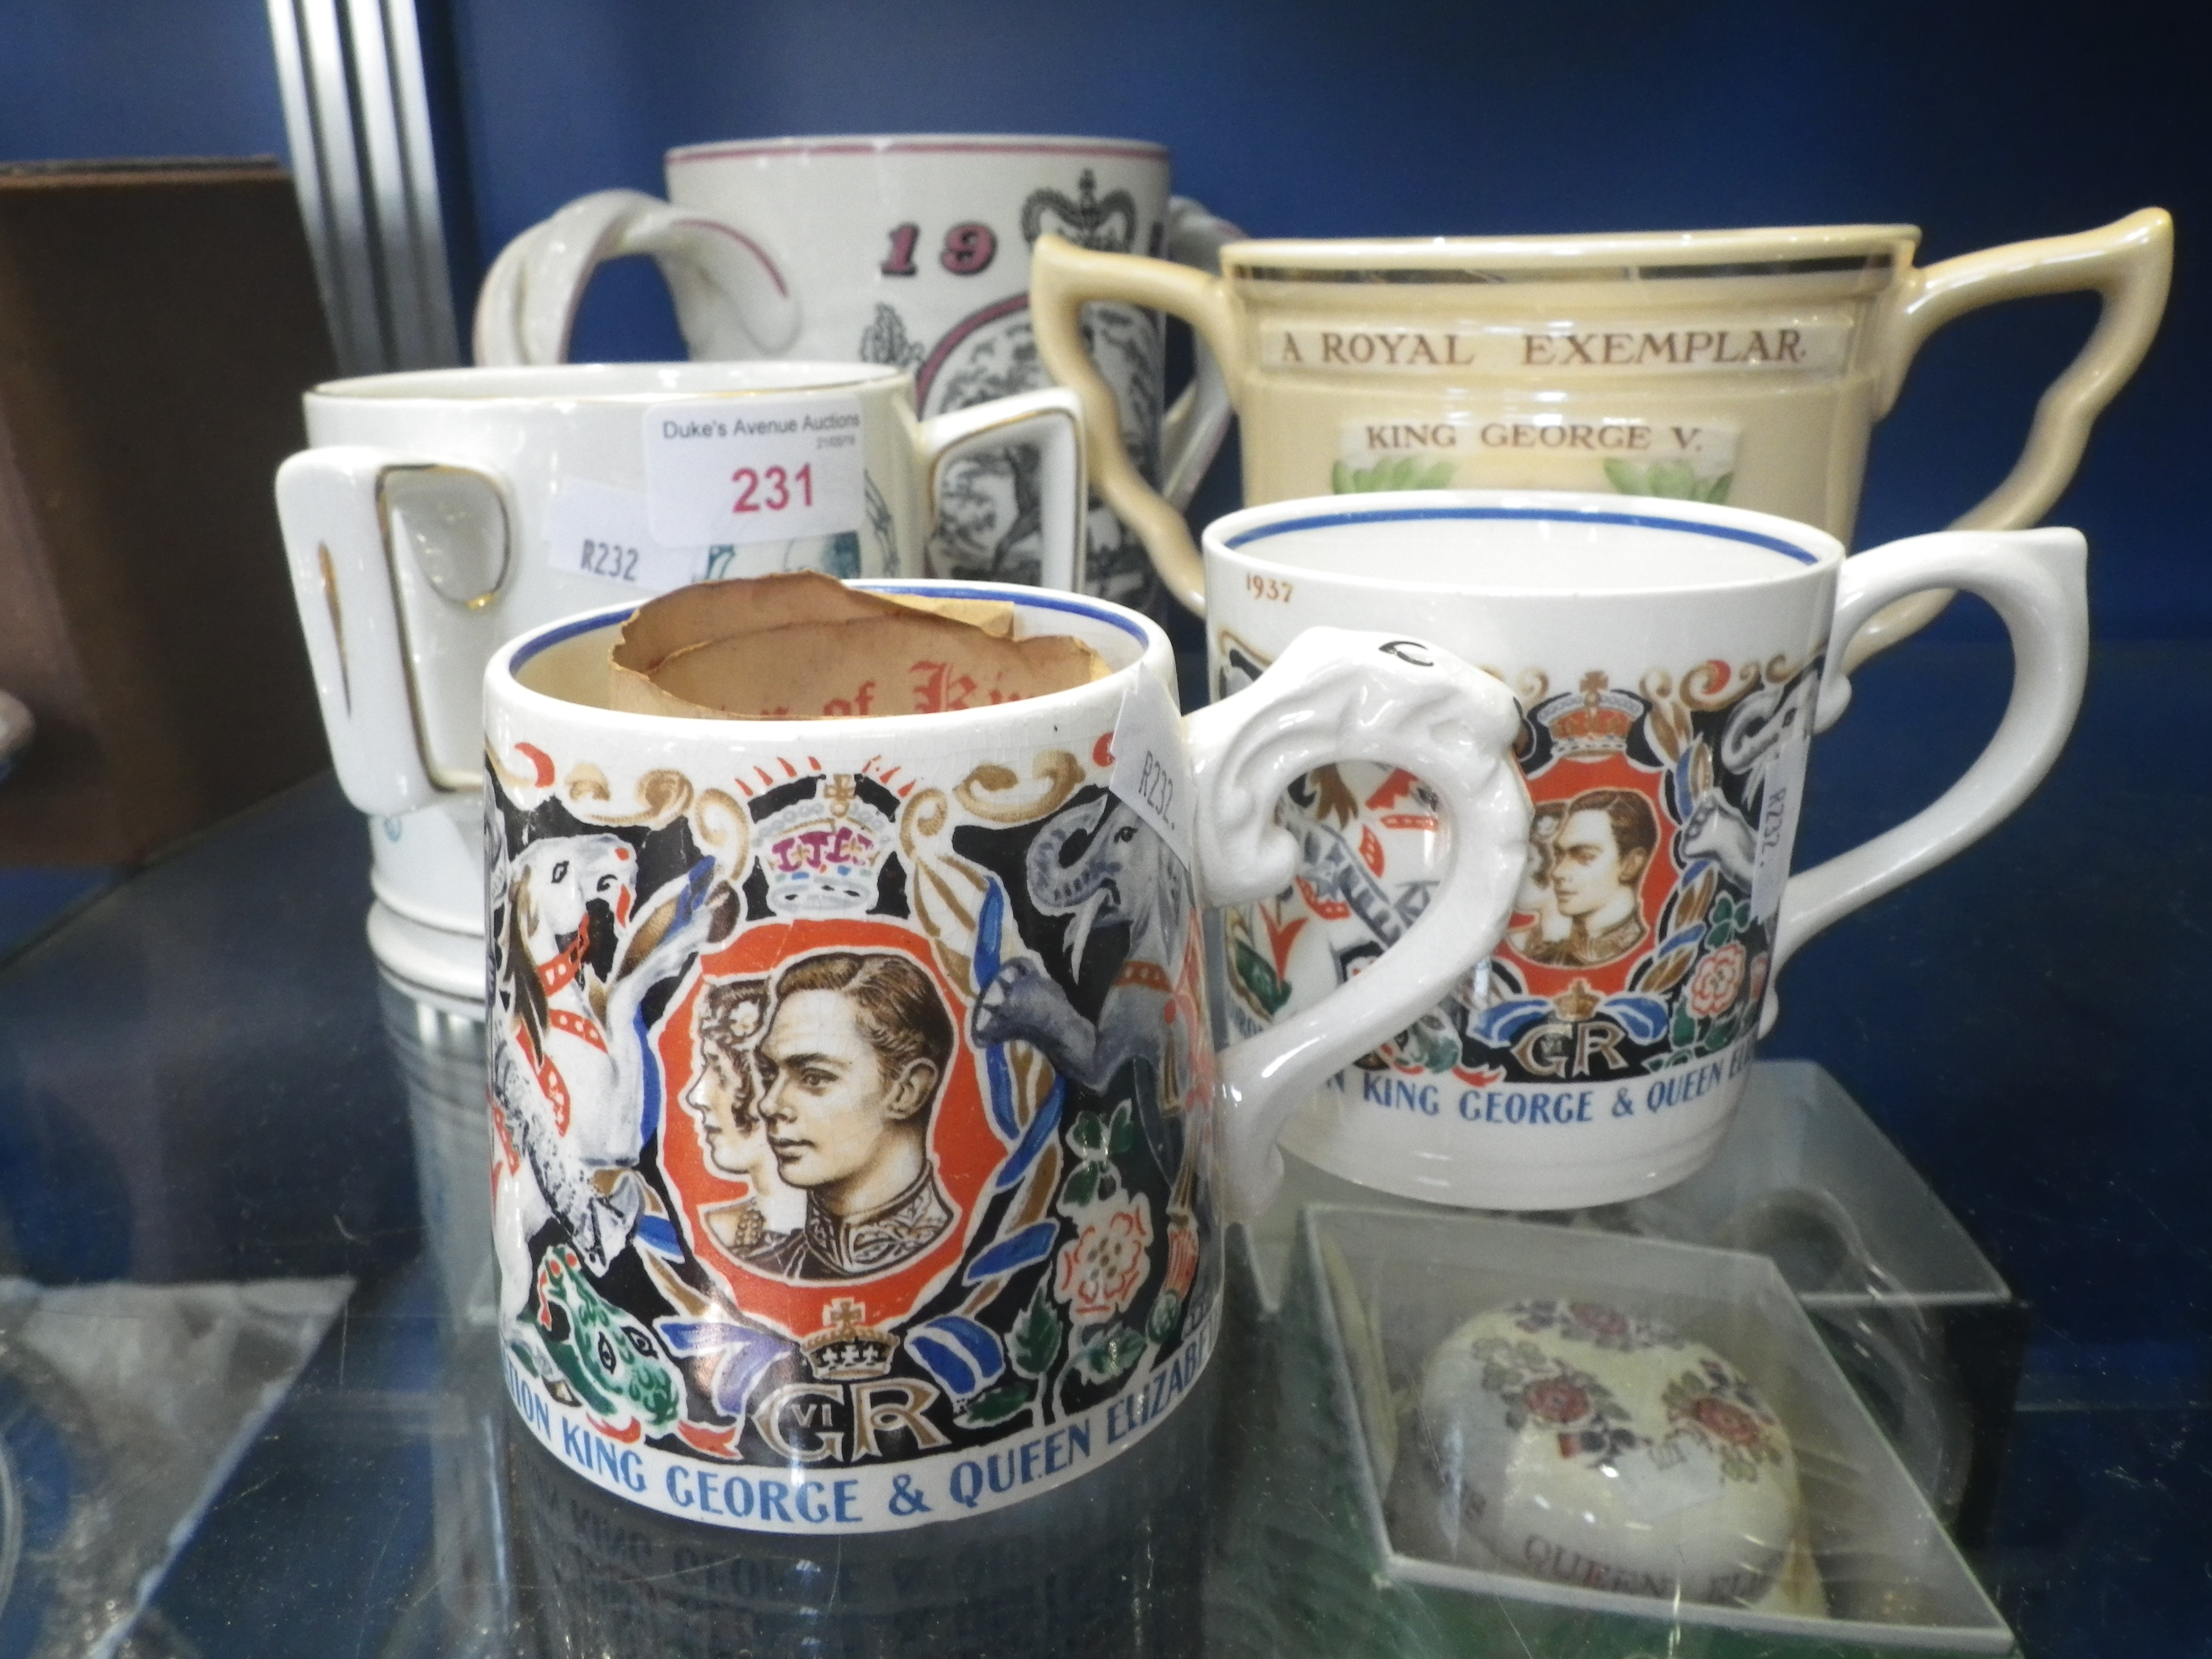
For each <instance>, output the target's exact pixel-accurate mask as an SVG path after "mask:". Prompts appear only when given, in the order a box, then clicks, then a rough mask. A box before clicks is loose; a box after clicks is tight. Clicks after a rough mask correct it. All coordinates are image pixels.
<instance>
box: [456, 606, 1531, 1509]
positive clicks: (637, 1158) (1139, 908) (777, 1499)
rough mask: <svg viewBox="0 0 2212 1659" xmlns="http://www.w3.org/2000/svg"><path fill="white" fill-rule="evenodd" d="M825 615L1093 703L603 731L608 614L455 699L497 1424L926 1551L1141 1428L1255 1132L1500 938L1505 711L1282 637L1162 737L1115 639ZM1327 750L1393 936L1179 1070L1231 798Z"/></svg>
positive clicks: (1060, 628)
mask: <svg viewBox="0 0 2212 1659" xmlns="http://www.w3.org/2000/svg"><path fill="white" fill-rule="evenodd" d="M869 586H873V587H876V588H878V589H879V590H880V591H884V592H893V593H898V592H909V593H923V594H927V595H932V596H936V597H957V598H997V599H1006V600H1008V601H1011V602H1012V605H1014V606H1015V607H1016V611H1015V632H1016V634H1017V635H1018V636H1023V637H1026V636H1029V635H1038V634H1044V635H1059V636H1068V635H1073V636H1074V637H1076V638H1079V639H1081V640H1082V641H1085V642H1086V643H1087V644H1089V645H1090V646H1091V647H1092V648H1093V649H1094V650H1096V651H1097V653H1099V654H1100V655H1101V656H1102V657H1103V659H1105V663H1106V665H1107V667H1108V669H1109V672H1108V673H1107V674H1106V675H1105V676H1104V677H1103V678H1099V679H1096V680H1093V681H1091V682H1090V683H1089V684H1084V685H1079V686H1077V687H1075V688H1073V689H1072V690H1064V691H1059V692H1054V693H1052V694H1049V695H1048V696H1039V697H1036V698H1033V699H1030V700H1027V701H1021V702H1005V703H1000V704H997V705H995V706H991V707H981V708H971V709H966V710H960V711H955V712H951V713H942V714H907V715H898V716H891V717H882V716H876V717H863V718H859V719H850V720H803V721H802V720H691V719H677V718H671V717H667V716H662V715H655V714H632V713H623V712H617V710H615V709H613V708H610V707H607V706H605V703H606V701H607V693H608V684H607V683H608V667H607V659H608V652H609V648H610V647H611V644H612V642H613V640H614V636H615V634H616V631H617V629H618V628H619V627H620V626H621V624H622V623H623V622H624V621H625V620H626V619H627V618H628V617H629V614H630V612H629V608H628V607H623V608H620V609H617V610H612V611H596V612H591V613H587V614H586V615H584V616H582V617H575V618H572V619H570V620H569V621H567V622H564V623H558V624H556V625H554V626H551V627H549V628H544V629H538V630H537V631H536V632H534V633H532V634H530V635H526V637H524V638H523V639H521V640H520V641H516V642H514V643H513V644H512V645H511V646H509V647H507V648H505V649H503V650H501V652H500V653H498V654H497V655H496V656H495V659H493V661H492V664H491V665H490V667H489V670H488V671H487V673H486V676H485V681H484V705H485V708H484V718H485V723H486V724H485V738H484V743H485V757H486V764H487V765H488V767H489V771H490V782H489V796H488V800H487V807H488V810H487V812H486V815H485V825H486V834H487V836H488V837H489V848H488V855H489V862H490V866H491V869H492V882H493V902H494V905H495V913H494V921H495V925H494V927H492V929H491V933H490V939H491V957H490V976H489V977H490V995H491V1002H490V1006H489V1012H488V1016H487V1018H488V1024H489V1030H488V1033H487V1035H488V1039H489V1048H490V1054H491V1076H492V1089H493V1101H494V1109H495V1143H494V1147H493V1183H494V1184H493V1190H494V1200H493V1202H494V1225H493V1233H494V1241H495V1250H496V1253H497V1255H498V1259H499V1263H500V1277H501V1339H502V1346H503V1347H504V1349H505V1351H506V1360H505V1364H506V1373H507V1387H508V1391H509V1393H510V1395H512V1397H513V1401H514V1402H515V1405H516V1407H517V1410H518V1411H519V1413H520V1415H521V1417H522V1419H523V1420H524V1421H525V1422H526V1424H527V1425H528V1426H529V1428H530V1429H531V1431H532V1432H533V1433H534V1434H535V1435H536V1436H537V1437H538V1439H539V1440H541V1441H542V1442H544V1443H545V1444H546V1445H547V1446H548V1447H549V1448H550V1449H551V1450H552V1451H553V1452H554V1453H555V1455H556V1456H559V1457H561V1458H562V1459H563V1460H564V1461H565V1462H568V1463H569V1464H570V1465H571V1467H573V1468H575V1469H576V1470H577V1472H578V1473H579V1474H582V1475H584V1476H586V1478H588V1479H590V1480H594V1481H596V1482H598V1483H599V1485H601V1486H605V1487H606V1488H607V1489H608V1490H610V1491H611V1492H614V1493H616V1494H617V1496H619V1497H623V1498H628V1499H630V1500H631V1501H634V1502H635V1503H639V1504H646V1505H647V1506H650V1507H652V1508H654V1509H658V1510H664V1511H665V1512H667V1513H670V1514H674V1515H679V1516H688V1517H690V1518H691V1519H694V1520H699V1521H704V1522H710V1523H713V1524H717V1525H721V1526H728V1527H739V1528H755V1529H761V1530H769V1531H779V1532H799V1533H809V1532H811V1533H816V1534H821V1533H836V1532H840V1531H846V1532H850V1531H881V1530H893V1529H897V1528H908V1527H915V1526H920V1525H923V1524H927V1523H928V1522H938V1521H946V1520H958V1519H960V1518H961V1517H962V1516H967V1515H971V1514H975V1513H977V1512H979V1511H980V1510H987V1509H995V1508H998V1507H1000V1506H1002V1505H1005V1504H1012V1503H1015V1502H1018V1501H1019V1500H1020V1499H1021V1498H1025V1497H1029V1496H1031V1495H1034V1494H1036V1493H1038V1492H1044V1491H1047V1490H1048V1489H1050V1488H1051V1487H1053V1486H1058V1485H1060V1484H1062V1483H1064V1482H1066V1481H1068V1480H1075V1479H1079V1478H1080V1477H1081V1476H1082V1475H1083V1474H1085V1473H1086V1472H1087V1471H1088V1470H1090V1469H1091V1468H1095V1467H1097V1465H1098V1464H1100V1463H1102V1462H1104V1461H1105V1460H1106V1459H1107V1458H1109V1457H1111V1456H1113V1455H1115V1454H1116V1453H1118V1452H1119V1451H1121V1450H1122V1449H1126V1448H1127V1446H1129V1445H1132V1444H1133V1443H1135V1442H1136V1441H1137V1440H1139V1438H1141V1437H1142V1436H1143V1435H1144V1434H1145V1432H1146V1431H1147V1429H1148V1428H1149V1427H1150V1426H1151V1425H1153V1424H1156V1423H1157V1422H1158V1421H1160V1420H1161V1419H1163V1418H1164V1416H1165V1415H1166V1413H1167V1412H1168V1411H1169V1410H1170V1409H1171V1408H1172V1407H1173V1406H1174V1405H1175V1404H1176V1402H1177V1401H1179V1400H1180V1399H1182V1398H1183V1397H1185V1396H1187V1395H1188V1392H1189V1390H1190V1389H1191V1387H1192V1385H1193V1384H1194V1383H1195V1382H1196V1380H1197V1377H1198V1376H1199V1373H1200V1370H1201V1369H1202V1367H1203V1365H1204V1364H1205V1362H1206V1357H1207V1352H1208V1350H1209V1348H1210V1346H1211V1345H1212V1340H1213V1338H1214V1334H1215V1332H1216V1329H1217V1322H1218V1309H1219V1301H1218V1296H1219V1288H1220V1271H1221V1270H1220V1252H1219V1226H1220V1223H1221V1222H1222V1221H1223V1220H1225V1219H1227V1218H1233V1217H1235V1216H1237V1215H1239V1214H1246V1213H1251V1212H1253V1211H1254V1210H1255V1208H1256V1207H1257V1206H1260V1205H1261V1204H1262V1203H1264V1201H1265V1200H1266V1197H1267V1194H1268V1191H1269V1189H1270V1188H1271V1187H1272V1185H1273V1181H1274V1180H1275V1178H1276V1177H1277V1176H1278V1175H1279V1170H1280V1164H1279V1159H1278V1158H1277V1157H1276V1155H1275V1152H1274V1139H1275V1135H1276V1132H1277V1131H1278V1129H1279V1127H1280V1125H1281V1123H1282V1121H1283V1120H1284V1117H1285V1115H1286V1114H1287V1113H1288V1112H1289V1111H1290V1110H1291V1109H1292V1108H1294V1107H1295V1106H1296V1105H1297V1103H1298V1102H1299V1101H1301V1100H1302V1099H1303V1098H1304V1097H1305V1095H1306V1094H1307V1093H1308V1092H1309V1091H1310V1090H1312V1089H1313V1088H1314V1087H1316V1085H1319V1084H1320V1083H1321V1081H1322V1079H1325V1078H1327V1077H1328V1075H1329V1074H1330V1073H1332V1072H1333V1071H1334V1070H1335V1069H1336V1068H1337V1067H1338V1066H1341V1065H1343V1064H1344V1063H1345V1062H1346V1060H1349V1059H1350V1058H1351V1057H1352V1055H1354V1054H1358V1053H1360V1052H1362V1051H1363V1050H1364V1049H1365V1048H1368V1047H1369V1046H1370V1045H1371V1044H1372V1043H1373V1042H1376V1040H1377V1039H1378V1038H1380V1037H1382V1036H1384V1035H1385V1034H1387V1033H1389V1031H1392V1030H1395V1029H1397V1028H1398V1026H1399V1025H1401V1024H1403V1023H1404V1021H1405V1020H1407V1018H1411V1017H1412V1016H1413V1014H1415V1013H1417V1012H1419V1010H1420V1009H1422V1008H1424V1007H1426V1006H1428V1005H1429V1004H1430V1003H1431V1002H1432V1001H1433V1000H1435V998H1436V996H1437V994H1438V993H1439V992H1440V991H1441V990H1442V989H1443V987H1445V986H1447V985H1448V984H1449V982H1450V981H1451V980H1452V979H1453V977H1454V976H1455V974H1456V973H1457V972H1459V971H1461V970H1462V969H1464V967H1465V965H1466V963H1467V961H1468V958H1469V957H1471V956H1472V955H1473V954H1474V953H1476V952H1479V951H1482V950H1484V949H1486V947H1487V945H1488V944H1489V942H1490V941H1492V940H1494V939H1496V938H1497V937H1498V930H1499V928H1500V927H1502V925H1503V922H1504V912H1505V908H1506V907H1507V905H1508V904H1509V903H1510V900H1511V896H1512V889H1513V885H1514V882H1515V880H1516V877H1517V874H1518V872H1519V868H1520V863H1521V848H1522V844H1523V842H1524V840H1525V837H1526V834H1527V825H1528V802H1527V797H1526V795H1525V793H1523V791H1522V788H1521V785H1520V781H1519V778H1518V775H1516V772H1515V769H1514V768H1513V765H1512V762H1511V760H1510V744H1511V742H1512V739H1513V734H1514V732H1515V731H1516V726H1517V720H1516V714H1515V710H1514V707H1513V700H1512V698H1511V696H1510V695H1509V694H1508V693H1507V692H1506V690H1505V689H1504V687H1503V686H1501V685H1499V684H1498V682H1497V681H1496V680H1495V679H1493V678H1491V677H1489V676H1487V675H1485V674H1481V673H1479V672H1477V671H1474V670H1473V669H1471V668H1469V667H1468V665H1466V664H1464V663H1462V662H1459V661H1458V660H1456V659H1453V658H1451V657H1450V656H1449V655H1448V654H1447V653H1442V652H1438V651H1435V650H1433V649H1431V648H1430V647H1425V646H1423V645H1421V644H1419V642H1417V641H1408V640H1406V639H1403V638H1401V637H1400V636H1398V635H1390V634H1379V635H1376V634H1355V633H1348V632H1346V631H1343V630H1340V629H1316V630H1314V631H1311V632H1310V633H1308V634H1307V635H1305V636H1304V638H1303V639H1301V640H1299V641H1297V642H1296V643H1295V644H1293V645H1291V646H1290V647H1288V648H1287V649H1286V650H1285V652H1284V653H1283V655H1282V657H1281V659H1280V660H1279V662H1278V663H1277V664H1276V665H1275V667H1274V668H1273V671H1271V672H1269V673H1268V674H1267V675H1266V676H1264V677H1263V678H1261V681H1260V683H1259V684H1255V685H1254V686H1253V687H1251V688H1250V689H1249V690H1247V691H1246V692H1245V693H1244V694H1243V696H1237V697H1233V698H1231V699H1229V700H1227V701H1226V702H1221V703H1218V704H1216V705H1214V706H1213V707H1212V708H1206V709H1205V710H1203V711H1201V712H1200V713H1199V714H1194V715H1191V716H1190V717H1188V719H1183V718H1181V717H1179V716H1178V715H1177V714H1176V701H1175V691H1174V668H1173V662H1172V658H1171V656H1170V647H1169V645H1168V641H1167V637H1166V635H1164V633H1163V632H1162V631H1161V630H1160V629H1159V628H1158V626H1157V625H1156V624H1154V623H1152V622H1151V621H1150V620H1148V619H1146V618H1145V617H1141V616H1139V615H1138V614H1137V613H1135V612H1133V611H1127V610H1125V609H1123V608H1121V607H1120V606H1116V605H1111V604H1109V603H1107V602H1105V601H1103V600H1097V599H1087V598H1079V597H1075V596H1072V595H1064V594H1046V593H1042V592H1038V591H1036V590H1035V589H1032V588H1025V587H1011V586H987V585H978V584H919V585H917V584H899V583H875V584H869ZM1334 757H1359V758H1360V759H1362V760H1364V761H1369V762H1372V763H1376V764H1379V765H1381V766H1383V767H1385V768H1389V767H1394V766H1409V767H1418V768H1419V769H1422V770H1423V771H1425V772H1426V773H1428V774H1430V775H1434V776H1437V777H1438V778H1439V779H1441V780H1443V781H1442V782H1441V783H1440V784H1439V786H1438V794H1439V797H1440V799H1439V805H1438V810H1439V811H1440V812H1441V813H1443V815H1445V816H1446V817H1449V822H1450V824H1451V829H1452V845H1451V850H1450V853H1449V855H1448V856H1447V857H1446V858H1444V859H1443V860H1440V861H1439V863H1438V865H1437V870H1436V876H1437V883H1436V887H1435V891H1434V895H1433V898H1432V901H1431V905H1430V908H1429V914H1428V915H1427V917H1426V918H1425V920H1424V921H1423V922H1422V923H1421V925H1420V926H1419V927H1417V928H1414V929H1413V930H1411V931H1410V932H1409V933H1407V936H1406V945H1407V948H1406V949H1404V950H1402V951H1392V952H1389V954H1388V955H1387V956H1385V957H1383V959H1382V960H1381V961H1379V962H1378V963H1376V965H1375V967H1374V968H1373V969H1372V970H1371V971H1370V972H1369V973H1368V974H1366V975H1364V976H1363V977H1362V978H1361V979H1360V981H1359V982H1358V984H1356V985H1352V986H1347V987H1345V988H1344V989H1343V990H1342V991H1341V992H1340V994H1337V995H1334V996H1332V997H1328V998H1326V999H1322V1000H1319V1001H1317V1002H1316V1004H1315V1006H1312V1007H1310V1008H1308V1009H1305V1010H1304V1011H1303V1012H1301V1013H1300V1014H1299V1015H1298V1017H1297V1018H1295V1019H1290V1020H1285V1021H1283V1022H1282V1023H1280V1024H1278V1025H1276V1026H1275V1027H1273V1029H1271V1030H1266V1031H1261V1032H1258V1033H1255V1035H1254V1036H1252V1037H1250V1038H1249V1039H1248V1040H1246V1041H1244V1042H1240V1043H1237V1044H1236V1045H1234V1046H1232V1047H1231V1048H1228V1049H1226V1050H1225V1051H1223V1052H1222V1053H1221V1054H1219V1055H1218V1056H1217V1055H1216V1054H1214V1052H1213V1047H1212V1031H1211V1026H1210V1024H1209V1020H1208V1015H1207V1011H1206V994H1205V988H1204V972H1203V969H1202V967H1201V963H1200V957H1201V946H1200V928H1199V914H1200V913H1199V908H1198V907H1199V905H1200V903H1201V902H1208V903H1221V902H1235V901H1237V900H1239V899H1242V898H1246V897H1249V896H1252V895H1254V894H1256V893H1261V892H1269V891H1273V890H1275V889H1276V888H1278V887H1279V886H1280V885H1281V884H1282V883H1283V882H1284V881H1285V879H1286V878H1288V874H1289V872H1290V871H1291V867H1292V866H1293V863H1294V861H1295V857H1296V853H1297V848H1296V846H1295V844H1294V843H1293V842H1292V841H1291V838H1290V837H1289V836H1286V835H1285V833H1284V832H1283V831H1282V830H1281V829H1279V828H1278V827H1277V825H1276V823H1275V821H1274V816H1273V806H1274V803H1275V801H1276V799H1278V797H1279V795H1280V793H1281V791H1282V789H1283V787H1284V786H1285V784H1286V783H1287V782H1288V781H1290V780H1291V778H1293V777H1295V776H1297V775H1300V774H1302V773H1304V772H1307V771H1310V769H1312V768H1313V767H1314V766H1316V764H1319V763H1322V762H1324V761H1326V760H1328V759H1331V758H1334ZM1217 1079H1218V1087H1217Z"/></svg>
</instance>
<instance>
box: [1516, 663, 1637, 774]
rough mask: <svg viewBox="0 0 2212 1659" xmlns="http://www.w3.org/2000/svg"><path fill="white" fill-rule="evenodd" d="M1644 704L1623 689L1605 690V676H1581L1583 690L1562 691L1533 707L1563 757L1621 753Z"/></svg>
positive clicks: (1540, 723) (1556, 750) (1555, 750)
mask: <svg viewBox="0 0 2212 1659" xmlns="http://www.w3.org/2000/svg"><path fill="white" fill-rule="evenodd" d="M1643 713H1644V705H1643V704H1642V703H1640V702H1638V701H1637V700H1636V699H1635V698H1634V697H1632V696H1629V695H1628V694H1627V693H1626V692H1625V691H1609V690H1607V689H1606V679H1605V676H1604V675H1603V674H1601V673H1589V674H1585V675H1583V683H1582V689H1581V690H1577V691H1566V692H1562V693H1561V694H1560V695H1559V696H1556V697H1553V699H1552V700H1551V701H1550V702H1544V703H1540V704H1538V705H1537V708H1536V716H1535V717H1536V721H1537V723H1538V724H1539V725H1541V726H1543V727H1544V729H1545V730H1546V731H1547V732H1550V733H1551V734H1552V749H1553V753H1555V754H1558V755H1559V756H1562V757H1574V756H1597V755H1607V754H1614V755H1617V754H1621V753H1624V752H1625V751H1626V750H1627V748H1628V734H1629V732H1631V731H1632V730H1633V729H1634V727H1635V725H1636V722H1637V720H1638V719H1639V718H1640V717H1641V716H1642V714H1643Z"/></svg>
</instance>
